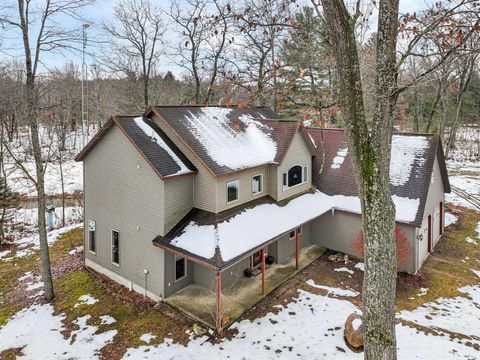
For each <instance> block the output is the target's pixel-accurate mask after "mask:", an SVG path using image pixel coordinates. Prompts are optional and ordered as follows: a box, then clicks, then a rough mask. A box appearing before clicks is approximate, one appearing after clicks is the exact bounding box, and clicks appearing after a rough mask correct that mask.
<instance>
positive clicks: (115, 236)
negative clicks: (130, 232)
mask: <svg viewBox="0 0 480 360" xmlns="http://www.w3.org/2000/svg"><path fill="white" fill-rule="evenodd" d="M112 264H114V265H118V266H120V233H119V232H118V231H117V230H112Z"/></svg>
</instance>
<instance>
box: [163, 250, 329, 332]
mask: <svg viewBox="0 0 480 360" xmlns="http://www.w3.org/2000/svg"><path fill="white" fill-rule="evenodd" d="M324 251H325V249H324V248H322V247H319V246H317V245H313V244H311V245H309V246H306V247H304V248H302V249H301V250H300V261H299V269H298V270H297V269H296V268H295V256H292V257H290V258H288V259H286V260H284V261H283V262H281V263H279V264H273V265H271V266H270V267H269V268H268V269H267V270H266V289H265V295H267V294H269V293H270V292H272V291H273V290H275V289H276V288H277V287H278V286H279V285H281V284H282V283H283V282H285V281H286V280H287V279H289V278H290V277H292V276H293V275H295V274H296V273H297V272H298V271H300V270H301V269H303V268H305V267H306V266H307V265H309V264H310V263H311V262H312V261H314V260H315V259H316V258H318V257H319V256H320V255H321V254H322V253H323V252H324ZM265 295H263V294H262V277H261V275H259V276H254V277H251V278H246V277H243V276H242V277H241V278H239V279H238V280H237V281H235V282H234V283H233V284H232V285H229V286H226V287H224V288H223V289H222V309H223V315H222V318H223V319H224V320H225V323H226V324H230V323H231V322H233V321H235V320H236V319H237V318H238V317H240V315H242V314H243V313H244V312H245V311H246V310H248V309H250V308H251V307H252V306H254V305H255V304H256V303H258V302H259V301H260V300H261V299H262V298H263V297H264V296H265ZM165 302H166V303H168V304H170V305H172V306H173V307H175V308H177V309H179V310H181V311H183V312H184V313H186V314H188V315H189V316H191V317H193V318H194V319H196V320H198V321H200V322H202V323H204V324H205V325H207V326H209V327H211V328H215V306H216V294H215V292H214V291H212V289H207V288H206V287H203V286H201V285H198V284H190V285H187V286H186V287H184V288H183V289H181V290H179V291H178V292H176V293H175V294H173V295H171V296H170V297H168V298H166V299H165ZM226 324H224V325H226Z"/></svg>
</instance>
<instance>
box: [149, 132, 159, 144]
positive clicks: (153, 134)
mask: <svg viewBox="0 0 480 360" xmlns="http://www.w3.org/2000/svg"><path fill="white" fill-rule="evenodd" d="M150 139H151V140H152V141H153V142H154V143H156V142H157V138H156V137H155V132H154V131H153V130H152V136H150Z"/></svg>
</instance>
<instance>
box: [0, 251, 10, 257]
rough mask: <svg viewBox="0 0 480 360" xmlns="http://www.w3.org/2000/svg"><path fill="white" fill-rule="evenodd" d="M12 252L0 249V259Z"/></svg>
mask: <svg viewBox="0 0 480 360" xmlns="http://www.w3.org/2000/svg"><path fill="white" fill-rule="evenodd" d="M10 253H11V251H10V250H5V251H0V259H2V258H4V257H7V255H8V254H10Z"/></svg>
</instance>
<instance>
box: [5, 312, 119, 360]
mask: <svg viewBox="0 0 480 360" xmlns="http://www.w3.org/2000/svg"><path fill="white" fill-rule="evenodd" d="M89 318H90V316H89V315H87V316H83V317H81V318H78V319H76V320H75V321H74V323H75V324H76V325H78V327H79V329H78V330H74V331H72V333H71V334H70V336H69V337H68V338H65V337H64V335H63V331H65V326H64V324H63V322H64V321H65V315H64V314H60V315H55V314H54V308H53V306H52V305H51V304H42V305H33V306H30V307H29V308H26V309H23V310H21V311H19V312H18V313H16V314H15V315H14V316H13V317H12V318H11V319H10V321H9V322H8V323H7V324H6V325H5V326H4V327H3V328H0V339H1V341H0V353H1V352H3V351H5V350H8V349H13V348H21V349H22V355H23V356H22V357H21V358H22V359H25V360H37V359H65V360H66V359H85V360H87V359H98V351H99V350H100V349H101V348H103V347H104V346H105V345H106V344H108V343H110V342H111V341H112V340H113V338H114V336H115V335H116V334H117V331H116V330H110V331H107V332H103V333H99V334H98V333H97V330H98V328H97V327H96V326H91V325H88V324H87V320H89Z"/></svg>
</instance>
